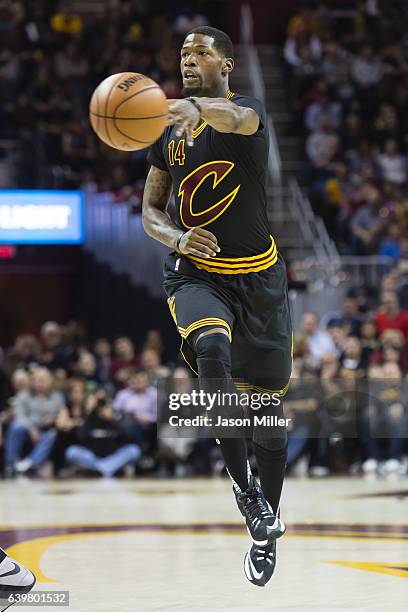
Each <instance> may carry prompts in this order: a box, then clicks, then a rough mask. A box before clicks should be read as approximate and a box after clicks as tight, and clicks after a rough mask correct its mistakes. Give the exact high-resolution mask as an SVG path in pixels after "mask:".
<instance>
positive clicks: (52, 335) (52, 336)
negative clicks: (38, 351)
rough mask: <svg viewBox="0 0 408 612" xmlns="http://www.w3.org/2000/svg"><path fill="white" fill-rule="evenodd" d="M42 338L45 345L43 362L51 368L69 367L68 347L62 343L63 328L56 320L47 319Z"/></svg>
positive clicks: (42, 330)
mask: <svg viewBox="0 0 408 612" xmlns="http://www.w3.org/2000/svg"><path fill="white" fill-rule="evenodd" d="M41 339H42V341H43V345H44V352H43V354H42V356H41V363H42V364H43V365H45V366H46V367H47V368H49V369H50V370H58V369H59V368H61V369H63V370H67V369H68V362H69V359H68V354H67V350H66V347H65V346H64V345H63V343H62V330H61V327H60V326H59V325H58V323H56V322H55V321H47V322H46V323H44V325H43V326H42V327H41Z"/></svg>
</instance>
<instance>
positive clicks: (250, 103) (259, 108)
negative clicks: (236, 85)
mask: <svg viewBox="0 0 408 612" xmlns="http://www.w3.org/2000/svg"><path fill="white" fill-rule="evenodd" d="M231 94H232V95H231V96H229V97H228V99H229V100H231V102H234V104H237V105H238V106H246V107H247V108H253V109H254V110H255V111H256V112H257V113H258V114H260V113H262V114H265V106H264V104H263V102H261V100H258V98H253V97H252V96H243V95H242V94H240V93H234V92H231Z"/></svg>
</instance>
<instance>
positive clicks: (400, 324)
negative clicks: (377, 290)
mask: <svg viewBox="0 0 408 612" xmlns="http://www.w3.org/2000/svg"><path fill="white" fill-rule="evenodd" d="M374 321H375V324H376V327H377V331H378V334H379V335H381V334H382V333H383V332H384V331H385V330H386V329H399V330H400V331H401V332H402V333H403V334H404V337H405V340H408V312H407V311H406V310H400V305H399V301H398V296H397V294H396V293H395V292H392V291H387V292H384V293H383V295H382V298H381V307H380V309H379V310H378V311H377V313H376V315H375V316H374Z"/></svg>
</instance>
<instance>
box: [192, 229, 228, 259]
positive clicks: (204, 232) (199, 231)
mask: <svg viewBox="0 0 408 612" xmlns="http://www.w3.org/2000/svg"><path fill="white" fill-rule="evenodd" d="M194 233H195V235H196V236H201V237H202V238H206V239H207V240H209V241H210V242H211V243H213V245H214V246H215V247H216V248H217V252H218V253H219V252H220V251H221V249H220V248H219V246H218V240H217V237H216V236H214V234H213V233H212V232H209V231H208V230H205V229H203V228H202V227H196V228H194Z"/></svg>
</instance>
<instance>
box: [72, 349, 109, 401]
mask: <svg viewBox="0 0 408 612" xmlns="http://www.w3.org/2000/svg"><path fill="white" fill-rule="evenodd" d="M75 371H76V375H77V376H78V377H79V378H80V379H81V380H83V381H84V383H85V390H86V393H93V392H94V391H96V389H97V388H98V387H99V385H100V383H101V382H102V381H101V379H100V377H99V375H98V372H97V362H96V359H95V357H94V355H93V354H92V353H89V352H88V351H81V352H80V355H79V359H78V361H77V363H76V367H75Z"/></svg>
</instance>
